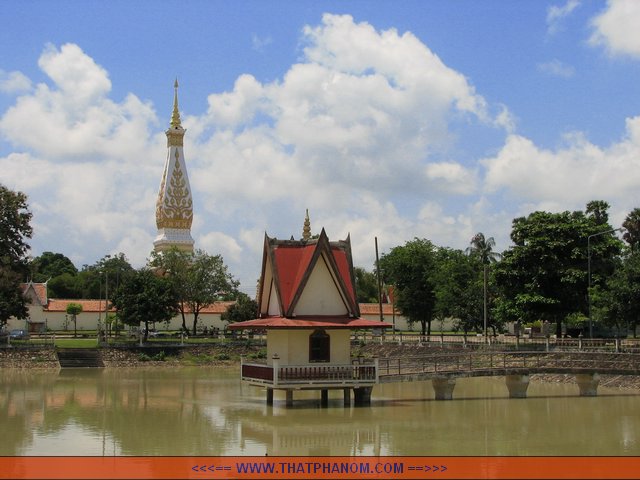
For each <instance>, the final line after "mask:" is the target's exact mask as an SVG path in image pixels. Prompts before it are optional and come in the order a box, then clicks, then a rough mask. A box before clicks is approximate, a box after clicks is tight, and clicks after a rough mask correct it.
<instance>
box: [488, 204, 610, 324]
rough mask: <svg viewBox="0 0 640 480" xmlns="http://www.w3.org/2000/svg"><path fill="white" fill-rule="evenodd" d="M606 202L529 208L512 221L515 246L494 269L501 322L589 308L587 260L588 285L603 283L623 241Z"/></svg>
mask: <svg viewBox="0 0 640 480" xmlns="http://www.w3.org/2000/svg"><path fill="white" fill-rule="evenodd" d="M606 208H608V205H607V204H606V202H601V201H596V202H590V203H589V205H588V208H587V214H585V213H584V212H582V211H575V212H568V211H567V212H562V213H548V212H533V213H531V214H530V215H529V216H527V217H521V218H516V219H515V220H514V221H513V227H512V231H511V239H512V240H513V242H514V244H515V245H514V246H513V247H511V248H510V249H509V250H508V251H506V252H505V253H504V255H503V259H502V261H501V262H500V263H498V264H497V265H496V266H495V267H494V269H495V280H496V283H497V286H498V287H499V292H500V298H499V301H498V304H497V305H496V309H495V312H496V314H497V315H499V316H500V318H501V320H503V321H520V322H522V323H526V322H531V321H534V320H537V319H543V320H548V321H550V322H555V323H556V333H557V334H560V333H561V331H560V330H561V322H562V321H563V320H564V319H565V318H566V317H567V316H568V315H570V314H572V313H574V312H581V313H583V314H585V313H587V311H588V305H587V283H588V278H587V262H588V253H589V252H588V250H590V253H591V266H592V285H593V286H598V285H602V284H603V283H604V279H606V277H607V276H609V275H611V273H612V272H613V270H614V268H615V264H616V258H617V256H618V255H619V254H620V251H621V246H622V245H621V242H620V241H619V240H618V239H617V238H615V236H614V235H613V232H610V230H613V229H612V227H611V226H610V225H608V224H607V223H606V222H607V219H608V216H607V214H606Z"/></svg>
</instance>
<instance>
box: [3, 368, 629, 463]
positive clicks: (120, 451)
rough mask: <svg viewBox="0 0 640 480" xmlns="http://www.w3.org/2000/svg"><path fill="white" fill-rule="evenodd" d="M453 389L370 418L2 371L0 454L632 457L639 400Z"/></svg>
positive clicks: (148, 385) (195, 388) (221, 392)
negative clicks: (444, 396)
mask: <svg viewBox="0 0 640 480" xmlns="http://www.w3.org/2000/svg"><path fill="white" fill-rule="evenodd" d="M598 393H599V396H598V397H595V398H593V397H592V398H589V397H579V396H578V387H577V386H575V385H556V384H543V383H535V382H532V383H531V385H530V386H529V390H528V397H529V398H527V399H509V398H508V394H507V389H506V386H505V385H504V379H502V378H475V379H473V378H472V379H459V380H458V382H457V385H456V388H455V391H454V400H451V401H436V400H434V394H433V388H432V387H431V383H430V382H418V383H403V384H387V385H378V386H376V387H375V388H374V391H373V397H372V405H371V407H359V408H356V407H347V408H345V407H343V406H342V400H343V399H342V392H341V391H339V392H335V393H334V392H330V396H329V408H326V409H324V408H320V400H319V393H316V392H305V393H296V395H295V396H294V398H295V400H296V402H295V405H294V407H293V408H285V406H284V396H280V393H279V392H278V393H276V396H275V403H274V406H273V407H267V406H266V405H265V394H264V391H262V390H260V389H258V388H255V387H250V386H247V385H241V383H240V381H239V373H238V370H237V369H235V368H202V367H200V368H179V369H160V370H152V369H130V370H115V369H114V370H111V369H106V370H86V369H85V370H62V371H60V372H59V373H57V372H53V373H51V372H49V373H42V372H39V373H38V372H20V371H0V432H1V433H2V440H1V441H0V455H206V456H209V455H211V456H216V455H264V454H269V455H271V456H274V455H283V456H286V455H640V438H639V437H640V392H635V391H632V392H629V391H620V390H615V389H607V388H603V387H600V388H599V390H598Z"/></svg>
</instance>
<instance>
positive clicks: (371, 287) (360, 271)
mask: <svg viewBox="0 0 640 480" xmlns="http://www.w3.org/2000/svg"><path fill="white" fill-rule="evenodd" d="M353 270H354V273H355V277H356V292H357V295H358V302H360V303H378V279H377V278H376V275H375V273H372V272H367V271H366V270H365V269H364V268H361V267H355V268H354V269H353Z"/></svg>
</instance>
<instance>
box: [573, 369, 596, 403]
mask: <svg viewBox="0 0 640 480" xmlns="http://www.w3.org/2000/svg"><path fill="white" fill-rule="evenodd" d="M576 383H577V384H578V387H579V388H580V396H581V397H595V396H597V395H598V384H599V383H600V374H598V373H577V374H576Z"/></svg>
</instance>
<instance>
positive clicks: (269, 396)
mask: <svg viewBox="0 0 640 480" xmlns="http://www.w3.org/2000/svg"><path fill="white" fill-rule="evenodd" d="M267 405H273V388H267Z"/></svg>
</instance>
